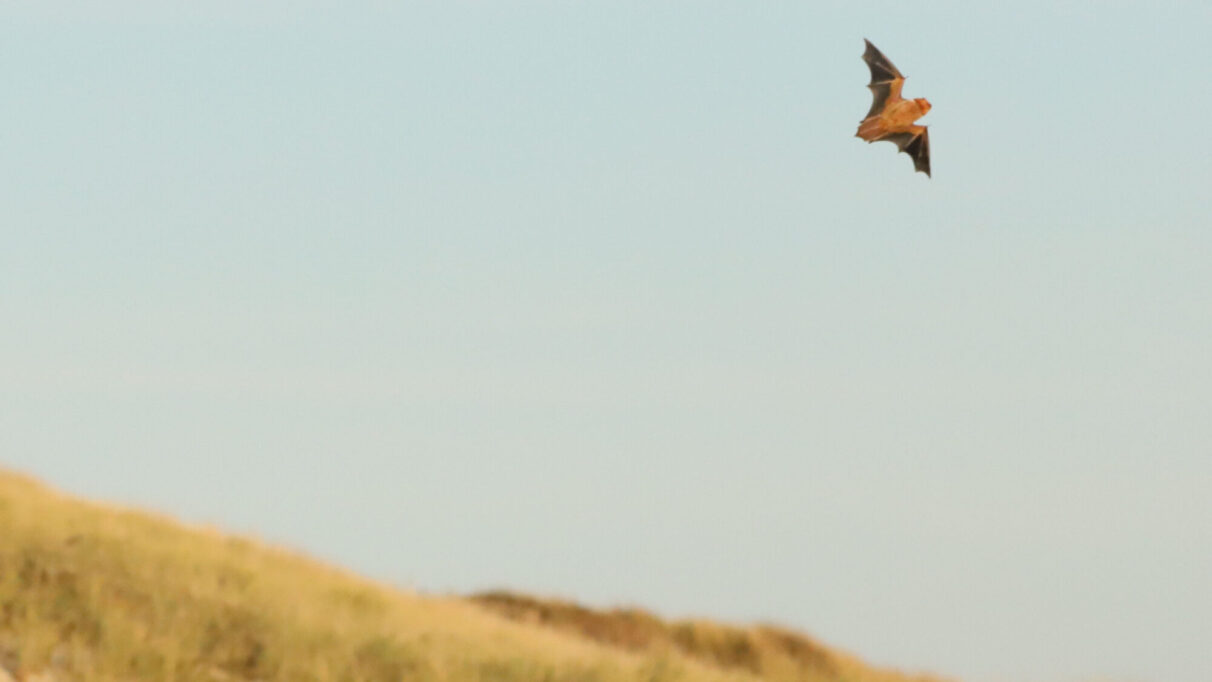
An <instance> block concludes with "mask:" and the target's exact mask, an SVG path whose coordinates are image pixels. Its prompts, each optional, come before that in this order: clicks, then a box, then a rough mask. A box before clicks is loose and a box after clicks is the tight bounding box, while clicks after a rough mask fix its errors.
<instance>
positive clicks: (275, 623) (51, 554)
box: [0, 471, 932, 682]
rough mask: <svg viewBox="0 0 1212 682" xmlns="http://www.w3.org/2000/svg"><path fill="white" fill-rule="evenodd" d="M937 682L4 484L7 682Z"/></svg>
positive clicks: (742, 633)
mask: <svg viewBox="0 0 1212 682" xmlns="http://www.w3.org/2000/svg"><path fill="white" fill-rule="evenodd" d="M4 670H7V671H9V672H11V673H13V674H14V675H16V676H17V677H18V678H20V679H27V680H31V681H32V680H35V679H40V680H55V681H56V682H58V681H66V680H89V681H91V680H107V681H108V680H114V681H117V680H208V681H214V682H223V681H225V680H315V681H319V682H325V681H329V680H332V681H338V680H339V681H342V682H344V681H351V682H352V681H361V680H365V681H368V682H371V681H379V680H383V681H386V680H409V681H412V680H416V681H418V682H430V681H434V682H446V681H448V682H462V681H485V682H487V681H492V682H536V681H541V682H565V681H566V682H574V681H576V682H581V681H585V682H624V681H627V682H631V681H635V682H675V681H679V680H686V681H690V680H695V681H696V682H698V681H702V682H762V681H769V682H825V681H826V680H838V681H843V680H844V681H846V682H909V681H910V680H915V681H918V682H924V681H926V680H929V679H932V678H926V677H911V676H906V675H901V674H898V673H895V672H891V671H881V670H875V669H872V668H870V667H867V666H865V665H863V664H862V663H861V662H859V661H858V660H856V659H854V658H853V657H850V656H847V655H844V654H841V653H838V652H836V651H833V650H831V649H828V648H826V647H824V646H822V645H820V644H818V643H816V642H813V641H812V640H810V639H808V638H806V637H804V636H802V635H799V634H796V633H793V632H789V631H786V630H782V629H778V628H773V627H766V626H762V627H729V626H724V625H719V624H715V623H710V622H699V621H687V622H677V623H669V622H665V621H662V620H660V619H658V618H656V617H655V616H652V615H651V614H648V613H645V612H642V611H637V610H618V611H593V610H590V609H586V608H583V607H580V606H577V605H575V604H568V603H563V602H558V601H550V600H546V601H545V600H539V599H534V598H530V597H525V596H522V595H514V594H508V593H492V594H484V595H477V596H474V597H469V598H462V597H435V596H423V595H418V594H414V593H409V592H405V591H401V590H397V589H393V588H390V587H387V586H384V585H381V584H378V583H375V582H373V581H370V580H367V579H364V578H360V577H358V576H356V575H353V574H351V573H349V572H346V571H343V570H340V569H337V568H333V567H331V566H326V565H324V564H321V563H318V562H316V561H314V560H312V559H308V558H306V557H304V556H300V555H298V554H296V553H292V552H287V551H283V550H280V549H276V548H273V547H268V546H265V545H263V544H260V543H258V542H255V541H252V540H248V539H244V538H239V537H232V536H228V535H224V534H222V533H220V532H217V531H214V530H210V529H205V528H197V527H190V526H186V525H183V524H180V523H177V522H174V521H172V520H169V519H165V518H161V517H157V516H155V515H152V514H147V513H144V512H139V511H133V510H127V509H121V508H117V507H113V506H106V505H99V504H93V503H88V502H84V501H80V500H76V499H73V498H70V497H68V496H65V495H61V494H58V493H56V492H54V491H52V490H50V489H48V488H46V487H44V486H42V485H40V484H38V483H37V482H35V481H32V480H30V479H28V478H25V477H22V476H19V475H15V474H9V473H5V472H2V471H0V678H3V677H4Z"/></svg>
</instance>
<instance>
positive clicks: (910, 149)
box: [880, 126, 930, 177]
mask: <svg viewBox="0 0 1212 682" xmlns="http://www.w3.org/2000/svg"><path fill="white" fill-rule="evenodd" d="M880 140H888V141H889V142H895V143H896V146H897V149H900V150H901V151H902V152H905V153H906V154H908V155H909V156H910V157H911V158H912V159H913V168H914V170H917V171H919V172H922V173H925V174H926V177H930V133H929V132H928V131H927V130H926V126H909V131H908V132H904V133H892V134H891V135H885V136H884V137H881V138H880Z"/></svg>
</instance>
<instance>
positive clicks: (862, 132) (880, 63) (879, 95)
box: [855, 39, 930, 177]
mask: <svg viewBox="0 0 1212 682" xmlns="http://www.w3.org/2000/svg"><path fill="white" fill-rule="evenodd" d="M863 42H865V43H867V50H866V51H865V52H863V61H865V62H867V66H868V67H869V68H870V69H871V83H870V84H869V85H868V86H867V87H868V88H869V89H870V90H871V97H872V101H871V110H870V111H868V112H867V118H864V119H863V121H862V122H861V123H859V127H858V133H856V134H855V137H861V138H863V139H864V140H866V141H868V142H880V141H888V142H893V143H895V144H896V146H897V148H898V149H899V150H900V151H902V152H905V153H906V154H908V155H909V156H910V157H912V158H913V168H914V169H915V170H918V171H921V172H923V173H925V174H926V177H930V135H929V134H928V133H927V132H926V126H920V125H917V124H916V123H914V122H915V121H917V119H919V118H921V117H922V116H925V115H926V112H927V111H930V102H927V101H926V99H925V98H924V97H918V98H917V99H904V98H902V97H901V87H902V86H903V85H904V84H905V77H904V76H902V75H901V72H900V71H898V70H897V68H896V67H895V66H893V65H892V62H891V61H889V59H888V58H887V57H885V56H884V54H883V53H882V52H880V51H879V50H877V49H876V47H875V46H874V45H872V44H871V41H870V40H866V39H864V41H863Z"/></svg>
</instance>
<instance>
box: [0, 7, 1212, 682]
mask: <svg viewBox="0 0 1212 682" xmlns="http://www.w3.org/2000/svg"><path fill="white" fill-rule="evenodd" d="M0 18H2V21H0V207H2V210H0V216H2V217H0V240H2V244H3V248H2V249H0V319H3V321H4V325H3V327H4V331H3V333H2V334H0V464H2V465H3V466H6V467H10V468H13V469H17V470H21V471H24V472H27V473H30V474H33V475H35V476H38V477H40V478H42V479H44V480H46V481H48V482H49V483H51V484H52V485H55V486H57V487H60V488H62V489H65V490H68V491H70V492H73V493H76V494H80V495H84V496H88V497H91V498H96V499H103V500H112V501H117V502H121V503H125V504H133V505H138V506H142V507H146V508H150V509H155V510H160V511H163V512H166V513H169V514H172V515H175V516H177V517H179V518H182V519H185V520H188V521H191V522H202V523H211V524H215V525H218V526H220V527H223V528H225V529H228V530H231V531H233V532H239V533H248V534H253V535H256V536H258V537H261V538H264V539H266V540H267V541H270V542H274V543H278V544H282V545H286V546H290V547H294V548H298V549H300V550H303V551H305V552H307V553H309V554H312V555H314V556H317V557H320V558H322V559H324V560H326V561H331V562H335V563H339V564H341V565H344V566H348V567H350V568H352V569H354V570H356V571H359V572H362V573H364V574H366V575H369V576H373V577H375V578H378V579H382V580H385V581H389V582H392V583H395V584H398V585H401V586H404V587H409V588H413V589H417V590H421V591H424V592H432V593H447V592H460V593H465V592H471V591H475V590H481V589H489V588H499V587H504V588H510V589H516V590H522V591H526V592H531V593H536V594H540V595H551V596H559V597H564V598H571V599H576V600H578V601H581V602H585V603H588V604H592V605H598V606H610V605H640V606H643V607H645V608H649V609H652V610H655V611H656V612H658V613H660V614H662V615H665V616H669V617H685V616H703V617H710V618H716V619H720V620H725V621H730V622H751V621H772V622H777V623H782V624H785V625H788V626H792V627H795V628H797V629H801V630H804V631H806V632H808V633H811V634H812V635H814V636H816V637H819V638H821V639H822V640H824V641H826V642H828V643H831V644H833V645H836V646H839V647H842V648H844V649H847V650H849V651H852V652H854V653H857V654H859V655H860V656H862V657H864V658H865V659H867V660H869V661H872V662H875V663H878V664H885V665H892V666H896V667H899V668H902V669H908V670H929V671H934V672H937V673H941V674H946V675H950V676H953V677H957V678H961V679H963V680H966V681H968V682H1010V681H1012V680H1013V681H1016V682H1092V681H1094V680H1100V681H1114V682H1128V681H1132V682H1183V681H1196V680H1204V679H1207V678H1206V675H1207V671H1208V670H1209V669H1212V646H1210V645H1209V642H1212V581H1210V580H1208V576H1209V575H1212V501H1210V497H1212V496H1210V495H1209V491H1210V490H1212V456H1210V454H1212V300H1210V296H1212V293H1210V292H1212V267H1210V265H1209V264H1210V263H1212V191H1210V190H1209V187H1212V154H1210V153H1209V152H1208V148H1207V143H1206V141H1205V140H1204V139H1202V133H1203V127H1204V126H1203V123H1204V120H1205V119H1206V118H1207V115H1206V114H1207V112H1208V111H1210V110H1212V88H1208V87H1205V86H1204V85H1203V83H1202V80H1201V78H1200V76H1199V71H1198V69H1199V68H1201V67H1202V66H1203V65H1207V64H1212V42H1209V41H1208V40H1207V35H1208V33H1209V31H1210V30H1212V5H1210V4H1209V3H1207V2H1202V1H1201V2H1181V1H1175V2H1170V3H1167V4H1165V5H1164V6H1162V7H1159V6H1158V3H1146V2H1117V1H1112V0H1108V1H1106V2H1055V1H1048V2H1043V1H1035V0H1023V1H1021V2H1016V3H1010V4H1006V3H1003V4H999V5H997V6H994V4H993V3H971V2H958V1H957V2H934V3H926V4H925V5H923V4H922V3H903V2H867V3H840V2H820V3H805V2H775V1H771V2H752V1H746V2H719V1H716V0H699V1H697V2H652V1H646V2H631V1H628V0H612V1H610V2H604V1H603V2H598V1H585V2H571V1H567V2H554V1H539V0H525V1H523V0H500V1H497V2H492V3H489V2H472V1H468V0H462V1H454V0H452V1H448V2H422V3H417V2H402V3H386V2H342V3H335V2H334V3H323V2H314V1H310V0H304V1H300V2H289V3H288V2H279V1H272V0H266V1H265V2H259V3H247V2H235V1H226V0H218V1H216V2H210V3H204V4H203V3H181V2H178V3H164V2H157V3H152V2H131V1H117V2H110V3H104V4H97V3H84V2H55V1H51V2H38V3H33V2H18V3H6V4H5V6H4V8H3V9H0ZM863 38H869V39H871V40H872V41H873V42H874V43H875V44H876V45H877V46H879V48H880V49H881V50H883V52H884V53H885V54H886V55H888V57H889V58H890V59H891V60H892V61H893V62H894V63H895V64H896V65H897V66H898V67H899V68H900V70H901V71H902V72H903V73H904V74H905V75H906V76H907V77H908V80H907V81H906V85H905V95H906V96H909V97H927V98H929V99H930V101H931V102H932V104H933V105H934V108H933V110H932V111H931V112H930V113H929V115H928V116H927V117H926V118H925V119H924V120H923V121H922V122H923V123H926V124H929V125H930V126H931V147H932V165H933V171H934V173H933V178H932V179H928V178H926V177H925V176H924V175H922V174H918V173H914V172H913V166H912V162H911V161H910V159H909V158H908V157H907V156H905V155H899V154H897V153H896V150H895V148H894V147H893V146H892V145H889V144H873V145H868V144H865V143H863V142H862V141H860V140H858V139H855V138H854V137H853V135H854V129H855V127H856V126H857V124H858V121H859V119H860V118H861V117H862V116H863V115H864V114H865V113H866V111H867V108H868V107H869V105H870V94H869V92H868V91H867V89H866V88H865V87H864V86H865V84H866V83H867V81H868V77H869V75H868V72H867V69H866V67H865V66H864V64H863V62H862V61H861V60H860V55H861V54H862V51H863V42H862V41H863Z"/></svg>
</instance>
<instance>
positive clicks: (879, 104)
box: [863, 38, 905, 118]
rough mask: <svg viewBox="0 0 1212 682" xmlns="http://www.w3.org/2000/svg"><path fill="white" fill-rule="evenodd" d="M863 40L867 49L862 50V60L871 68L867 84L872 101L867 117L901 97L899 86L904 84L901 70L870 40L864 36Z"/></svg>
mask: <svg viewBox="0 0 1212 682" xmlns="http://www.w3.org/2000/svg"><path fill="white" fill-rule="evenodd" d="M863 42H865V43H867V50H866V51H865V52H863V61H865V62H867V66H868V67H869V68H870V69H871V83H870V84H869V85H868V86H867V87H868V88H870V89H871V95H872V102H871V111H868V112H867V117H868V118H870V117H872V116H875V115H876V114H878V113H880V112H881V111H883V110H884V107H886V106H888V104H889V103H895V102H896V101H898V100H900V98H901V86H902V85H904V84H905V77H904V76H902V75H901V72H900V71H898V70H897V68H896V67H895V66H893V64H892V62H891V60H889V59H888V58H887V57H885V56H884V53H883V52H880V51H879V50H878V49H876V47H875V46H874V45H872V44H871V41H870V40H867V39H866V38H864V39H863Z"/></svg>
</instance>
